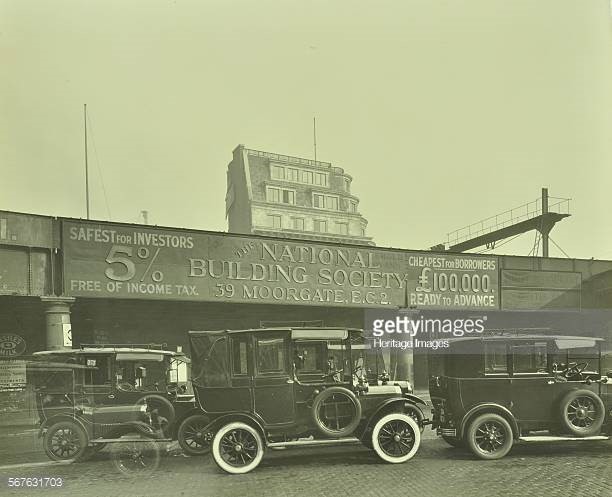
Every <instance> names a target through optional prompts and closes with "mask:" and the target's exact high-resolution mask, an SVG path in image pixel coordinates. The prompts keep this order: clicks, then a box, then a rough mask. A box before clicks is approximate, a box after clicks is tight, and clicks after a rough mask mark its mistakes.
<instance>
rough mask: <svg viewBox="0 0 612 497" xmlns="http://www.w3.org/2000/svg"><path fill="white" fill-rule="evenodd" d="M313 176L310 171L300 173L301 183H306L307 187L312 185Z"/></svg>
mask: <svg viewBox="0 0 612 497" xmlns="http://www.w3.org/2000/svg"><path fill="white" fill-rule="evenodd" d="M313 178H314V175H313V173H312V171H302V183H306V184H307V185H312V183H313Z"/></svg>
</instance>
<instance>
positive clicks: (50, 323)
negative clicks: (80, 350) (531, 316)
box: [40, 297, 75, 350]
mask: <svg viewBox="0 0 612 497" xmlns="http://www.w3.org/2000/svg"><path fill="white" fill-rule="evenodd" d="M40 300H41V301H42V302H43V304H44V305H45V315H46V322H47V331H46V349H47V350H65V349H71V348H72V329H71V326H70V306H71V305H72V304H74V301H75V298H74V297H41V298H40ZM65 337H66V340H65V339H64V338H65ZM68 339H69V341H68Z"/></svg>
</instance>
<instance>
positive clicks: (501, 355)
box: [485, 342, 508, 374]
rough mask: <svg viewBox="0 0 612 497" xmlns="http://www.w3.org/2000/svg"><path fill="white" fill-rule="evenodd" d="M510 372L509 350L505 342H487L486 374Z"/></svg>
mask: <svg viewBox="0 0 612 497" xmlns="http://www.w3.org/2000/svg"><path fill="white" fill-rule="evenodd" d="M496 373H497V374H499V373H508V351H507V348H506V344H505V343H503V342H489V343H486V344H485V374H496Z"/></svg>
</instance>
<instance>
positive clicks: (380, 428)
mask: <svg viewBox="0 0 612 497" xmlns="http://www.w3.org/2000/svg"><path fill="white" fill-rule="evenodd" d="M420 444H421V431H420V429H419V425H418V424H417V422H416V421H415V420H414V419H413V418H412V417H411V416H408V415H407V414H401V413H391V414H387V415H386V416H383V417H382V418H380V419H379V420H378V421H377V422H376V424H375V425H374V429H373V430H372V448H373V449H374V451H375V452H376V454H377V455H378V457H380V458H381V459H382V460H383V461H386V462H389V463H395V464H397V463H403V462H406V461H408V460H409V459H411V458H412V457H413V456H414V455H415V454H416V453H417V451H418V450H419V445H420Z"/></svg>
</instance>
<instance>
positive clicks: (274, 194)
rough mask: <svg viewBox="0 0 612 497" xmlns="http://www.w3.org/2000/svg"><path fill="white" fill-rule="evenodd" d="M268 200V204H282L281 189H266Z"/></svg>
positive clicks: (269, 187)
mask: <svg viewBox="0 0 612 497" xmlns="http://www.w3.org/2000/svg"><path fill="white" fill-rule="evenodd" d="M266 200H267V201H268V202H274V203H275V204H278V203H280V201H281V191H280V188H273V187H271V186H268V187H267V188H266Z"/></svg>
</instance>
